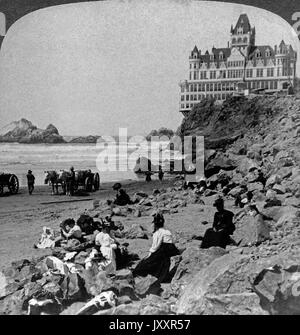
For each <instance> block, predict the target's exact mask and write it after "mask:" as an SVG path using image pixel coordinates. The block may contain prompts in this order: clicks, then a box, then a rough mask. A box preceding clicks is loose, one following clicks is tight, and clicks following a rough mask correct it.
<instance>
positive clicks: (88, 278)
mask: <svg viewBox="0 0 300 335" xmlns="http://www.w3.org/2000/svg"><path fill="white" fill-rule="evenodd" d="M80 275H81V277H82V278H83V280H84V286H85V289H86V291H87V293H88V294H90V295H92V296H97V295H99V294H100V293H101V292H103V291H108V290H110V289H111V288H112V287H114V283H113V281H112V279H111V278H108V277H107V276H106V273H105V272H104V271H100V272H99V271H98V270H97V269H95V268H91V269H89V270H84V271H82V273H81V274H80Z"/></svg>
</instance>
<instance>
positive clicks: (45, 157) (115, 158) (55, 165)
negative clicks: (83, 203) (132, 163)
mask: <svg viewBox="0 0 300 335" xmlns="http://www.w3.org/2000/svg"><path fill="white" fill-rule="evenodd" d="M167 144H168V143H167V142H163V143H162V142H160V143H159V142H157V143H156V144H155V143H154V144H153V143H152V148H154V151H152V152H151V160H152V162H153V163H154V164H156V163H158V161H159V146H161V147H162V148H164V150H165V148H166V146H167ZM136 149H137V146H136V144H132V143H131V144H127V143H120V144H115V145H112V146H111V147H110V149H109V150H107V149H104V148H103V146H102V147H99V146H98V145H96V144H19V143H0V172H4V173H13V174H15V175H17V177H18V179H19V182H20V186H26V185H27V179H26V174H27V171H28V170H29V169H30V170H32V172H33V174H34V176H35V178H36V185H43V184H44V172H45V171H47V170H57V171H59V170H68V169H69V168H70V167H71V166H74V169H75V170H87V169H91V170H92V172H98V173H99V174H100V180H101V182H112V181H121V180H127V179H132V180H138V177H137V175H136V174H135V173H134V172H133V171H132V167H131V168H127V163H126V162H127V160H126V159H125V160H124V157H125V156H126V154H127V157H130V155H132V156H133V157H137V154H136V152H137V151H136ZM104 150H106V154H107V157H108V160H107V162H105V166H103V165H102V166H100V165H99V159H100V158H101V155H103V154H104ZM147 150H148V147H147V145H145V144H144V146H143V145H142V146H141V147H139V154H141V155H144V154H145V153H146V152H147ZM118 151H119V152H120V153H121V154H120V155H118ZM164 152H165V151H164ZM125 158H126V157H125ZM97 160H98V164H97ZM116 166H117V167H118V168H117V169H116ZM116 170H117V171H116Z"/></svg>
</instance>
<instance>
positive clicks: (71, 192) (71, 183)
mask: <svg viewBox="0 0 300 335" xmlns="http://www.w3.org/2000/svg"><path fill="white" fill-rule="evenodd" d="M68 182H69V185H68V186H69V187H68V189H69V190H68V191H69V192H68V194H69V195H70V196H73V195H74V187H75V171H74V167H73V166H71V167H70V177H69V181H68Z"/></svg>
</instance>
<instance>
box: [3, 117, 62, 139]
mask: <svg viewBox="0 0 300 335" xmlns="http://www.w3.org/2000/svg"><path fill="white" fill-rule="evenodd" d="M0 142H19V143H65V140H64V139H63V137H62V136H61V135H59V132H58V130H57V128H56V127H55V126H54V125H52V124H49V126H48V127H47V128H46V129H39V128H37V127H36V126H35V125H33V124H32V123H31V122H30V121H28V120H26V119H21V120H19V121H15V122H11V123H10V124H8V125H6V126H5V127H3V128H1V129H0Z"/></svg>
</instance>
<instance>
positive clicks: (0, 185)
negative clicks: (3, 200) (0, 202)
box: [0, 184, 3, 196]
mask: <svg viewBox="0 0 300 335" xmlns="http://www.w3.org/2000/svg"><path fill="white" fill-rule="evenodd" d="M2 194H3V185H2V184H0V196H1V195H2Z"/></svg>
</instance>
